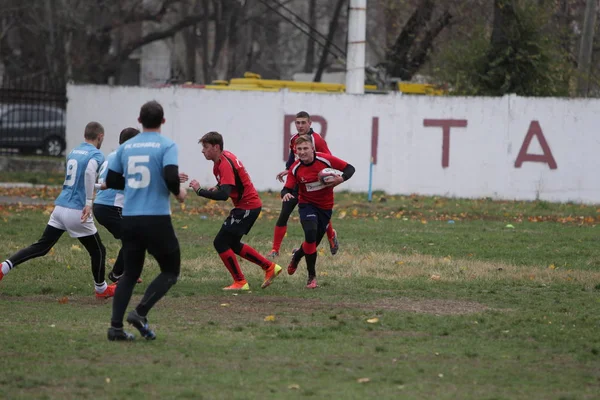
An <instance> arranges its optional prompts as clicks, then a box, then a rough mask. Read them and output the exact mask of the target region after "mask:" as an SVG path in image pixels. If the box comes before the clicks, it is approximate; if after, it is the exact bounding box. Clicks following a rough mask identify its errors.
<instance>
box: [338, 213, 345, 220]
mask: <svg viewBox="0 0 600 400" xmlns="http://www.w3.org/2000/svg"><path fill="white" fill-rule="evenodd" d="M345 217H346V211H340V214H339V215H338V219H344V218H345Z"/></svg>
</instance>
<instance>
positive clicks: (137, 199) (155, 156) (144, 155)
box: [108, 132, 178, 216]
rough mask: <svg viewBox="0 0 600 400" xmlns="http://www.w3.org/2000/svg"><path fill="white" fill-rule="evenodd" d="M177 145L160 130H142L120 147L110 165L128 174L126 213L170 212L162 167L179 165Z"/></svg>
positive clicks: (163, 213)
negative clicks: (159, 131)
mask: <svg viewBox="0 0 600 400" xmlns="http://www.w3.org/2000/svg"><path fill="white" fill-rule="evenodd" d="M177 153H178V150H177V145H176V144H175V142H173V141H172V140H171V139H169V138H166V137H164V136H162V135H161V134H160V133H157V132H142V133H140V134H138V135H137V136H135V137H134V138H132V139H129V140H128V141H127V142H125V143H123V144H122V145H121V146H120V147H119V148H118V149H117V156H116V157H115V158H113V159H112V160H110V161H109V163H108V168H109V169H111V170H113V171H115V172H117V173H119V174H123V176H124V177H125V203H124V205H123V216H134V215H170V214H171V207H170V203H169V193H170V192H169V189H168V188H167V184H166V182H165V180H164V178H163V168H164V167H165V166H167V165H178V164H177Z"/></svg>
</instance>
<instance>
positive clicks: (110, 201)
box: [94, 151, 125, 208]
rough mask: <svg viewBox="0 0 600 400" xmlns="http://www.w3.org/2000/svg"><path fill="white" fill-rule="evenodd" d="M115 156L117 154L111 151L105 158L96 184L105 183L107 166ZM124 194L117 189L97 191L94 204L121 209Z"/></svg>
mask: <svg viewBox="0 0 600 400" xmlns="http://www.w3.org/2000/svg"><path fill="white" fill-rule="evenodd" d="M116 156H117V152H116V151H113V152H112V153H110V154H109V155H108V156H106V161H104V163H103V164H102V166H101V167H100V175H99V176H98V183H100V184H102V183H104V182H105V181H106V174H107V173H108V164H109V163H110V162H111V160H112V159H113V158H115V157H116ZM124 197H125V196H124V194H123V191H122V190H117V189H105V190H99V191H98V193H97V194H96V199H95V200H94V203H95V204H103V205H105V206H113V207H121V208H123V199H124Z"/></svg>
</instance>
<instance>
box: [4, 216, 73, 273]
mask: <svg viewBox="0 0 600 400" xmlns="http://www.w3.org/2000/svg"><path fill="white" fill-rule="evenodd" d="M63 233H65V230H63V229H58V228H55V227H54V226H51V225H46V229H44V233H42V237H40V239H39V240H38V241H37V242H35V243H34V244H32V245H30V246H29V247H26V248H24V249H21V250H19V251H17V252H16V253H15V254H13V255H12V256H10V257H8V258H7V259H6V261H4V262H3V263H2V264H0V280H2V278H3V277H4V275H6V274H8V272H9V271H11V270H12V269H13V268H15V267H16V266H17V265H19V264H22V263H24V262H25V261H27V260H31V259H32V258H37V257H42V256H44V255H46V254H48V252H49V251H50V249H51V248H52V247H53V246H54V245H55V244H56V242H58V239H60V237H61V236H62V234H63Z"/></svg>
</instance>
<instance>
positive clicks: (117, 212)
mask: <svg viewBox="0 0 600 400" xmlns="http://www.w3.org/2000/svg"><path fill="white" fill-rule="evenodd" d="M92 211H93V213H94V217H95V218H96V221H98V223H99V224H100V225H102V226H103V227H105V228H106V229H107V230H108V231H109V232H110V233H112V235H113V236H114V237H115V239H121V221H122V220H123V217H122V216H121V212H122V211H123V209H122V208H121V207H115V206H107V205H105V204H94V205H93V206H92Z"/></svg>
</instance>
